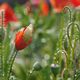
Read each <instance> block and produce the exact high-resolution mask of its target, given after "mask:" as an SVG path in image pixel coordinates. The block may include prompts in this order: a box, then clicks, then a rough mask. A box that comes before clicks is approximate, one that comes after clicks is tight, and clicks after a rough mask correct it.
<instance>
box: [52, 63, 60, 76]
mask: <svg viewBox="0 0 80 80" xmlns="http://www.w3.org/2000/svg"><path fill="white" fill-rule="evenodd" d="M51 72H52V73H53V74H54V76H57V75H58V73H59V65H57V64H51Z"/></svg>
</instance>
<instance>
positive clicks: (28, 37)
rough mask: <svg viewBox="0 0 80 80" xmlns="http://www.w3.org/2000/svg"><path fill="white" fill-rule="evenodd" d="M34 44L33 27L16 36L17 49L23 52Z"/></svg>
mask: <svg viewBox="0 0 80 80" xmlns="http://www.w3.org/2000/svg"><path fill="white" fill-rule="evenodd" d="M31 42H32V25H30V26H28V27H26V28H23V29H21V30H20V31H19V32H17V34H16V38H15V47H16V49H17V50H22V49H24V48H25V47H27V46H28V45H29V44H30V43H31Z"/></svg>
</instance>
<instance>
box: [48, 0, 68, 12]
mask: <svg viewBox="0 0 80 80" xmlns="http://www.w3.org/2000/svg"><path fill="white" fill-rule="evenodd" d="M68 2H69V0H50V3H51V5H52V6H53V7H54V11H55V12H57V13H60V12H61V11H62V10H63V8H64V7H65V6H66V5H68Z"/></svg>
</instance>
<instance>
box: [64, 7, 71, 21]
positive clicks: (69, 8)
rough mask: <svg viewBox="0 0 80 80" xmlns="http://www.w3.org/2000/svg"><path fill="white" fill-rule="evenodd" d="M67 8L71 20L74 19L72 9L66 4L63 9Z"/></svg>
mask: <svg viewBox="0 0 80 80" xmlns="http://www.w3.org/2000/svg"><path fill="white" fill-rule="evenodd" d="M65 9H67V10H68V11H69V16H70V17H69V18H70V19H69V20H70V22H71V21H72V13H71V9H70V8H69V7H68V6H66V7H65V8H64V9H63V11H64V10H65Z"/></svg>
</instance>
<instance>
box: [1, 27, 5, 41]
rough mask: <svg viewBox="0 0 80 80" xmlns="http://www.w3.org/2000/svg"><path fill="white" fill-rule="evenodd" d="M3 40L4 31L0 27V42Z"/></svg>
mask: <svg viewBox="0 0 80 80" xmlns="http://www.w3.org/2000/svg"><path fill="white" fill-rule="evenodd" d="M4 38H5V30H4V28H2V27H0V42H3V41H4Z"/></svg>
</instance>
